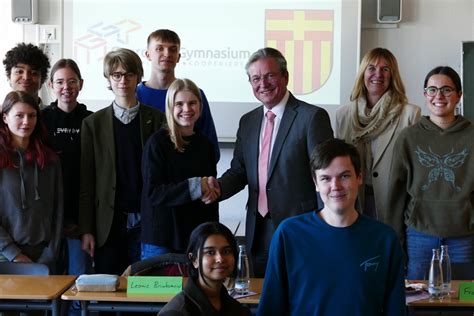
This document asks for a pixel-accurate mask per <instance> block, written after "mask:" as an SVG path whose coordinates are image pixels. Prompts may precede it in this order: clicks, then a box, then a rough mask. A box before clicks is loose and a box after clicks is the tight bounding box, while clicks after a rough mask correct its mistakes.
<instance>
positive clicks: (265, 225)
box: [250, 213, 275, 278]
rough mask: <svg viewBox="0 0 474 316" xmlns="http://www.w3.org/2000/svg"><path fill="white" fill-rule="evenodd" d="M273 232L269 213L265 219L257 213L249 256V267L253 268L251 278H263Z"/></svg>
mask: <svg viewBox="0 0 474 316" xmlns="http://www.w3.org/2000/svg"><path fill="white" fill-rule="evenodd" d="M274 232H275V228H274V227H273V222H272V219H271V217H270V213H268V214H267V215H266V216H265V217H262V216H261V215H260V214H259V213H257V218H256V223H255V234H254V239H253V245H252V253H251V255H250V261H251V266H252V268H253V277H255V278H263V277H265V271H266V270H267V261H268V253H269V250H270V243H271V241H272V236H273V233H274Z"/></svg>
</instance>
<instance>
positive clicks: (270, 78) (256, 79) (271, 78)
mask: <svg viewBox="0 0 474 316" xmlns="http://www.w3.org/2000/svg"><path fill="white" fill-rule="evenodd" d="M277 79H278V73H273V72H269V73H267V74H265V75H263V76H253V77H251V78H250V83H251V84H252V85H253V86H258V85H259V84H260V82H262V81H263V80H265V81H266V82H271V83H273V82H275V80H277Z"/></svg>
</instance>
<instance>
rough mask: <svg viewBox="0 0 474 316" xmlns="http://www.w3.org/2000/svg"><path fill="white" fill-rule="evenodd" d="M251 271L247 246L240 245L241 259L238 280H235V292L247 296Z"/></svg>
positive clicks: (238, 265)
mask: <svg viewBox="0 0 474 316" xmlns="http://www.w3.org/2000/svg"><path fill="white" fill-rule="evenodd" d="M249 285H250V271H249V258H248V256H247V250H246V249H245V245H239V259H238V261H237V278H236V279H235V292H236V293H237V294H239V295H245V294H247V293H248V292H249Z"/></svg>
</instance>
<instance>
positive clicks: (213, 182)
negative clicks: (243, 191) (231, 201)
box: [207, 177, 221, 198]
mask: <svg viewBox="0 0 474 316" xmlns="http://www.w3.org/2000/svg"><path fill="white" fill-rule="evenodd" d="M207 185H208V186H209V189H211V190H213V191H214V192H215V193H216V194H217V198H219V197H220V196H221V186H220V185H219V182H217V179H216V178H215V177H208V178H207Z"/></svg>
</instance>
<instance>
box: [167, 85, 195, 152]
mask: <svg viewBox="0 0 474 316" xmlns="http://www.w3.org/2000/svg"><path fill="white" fill-rule="evenodd" d="M180 91H189V92H191V93H192V94H194V95H195V96H196V97H197V98H198V100H199V116H201V112H202V99H201V91H200V90H199V88H198V87H197V86H196V84H195V83H194V82H192V81H191V80H189V79H176V80H175V81H173V83H172V84H171V85H170V87H169V88H168V92H167V93H166V123H167V124H168V131H169V135H170V138H171V141H172V142H173V144H174V148H175V149H176V150H177V151H179V152H184V147H185V146H186V145H187V143H188V142H187V141H185V140H184V138H183V135H181V131H180V129H179V127H178V125H177V124H176V122H175V120H174V117H173V110H174V104H175V99H176V94H177V93H178V92H180Z"/></svg>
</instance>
